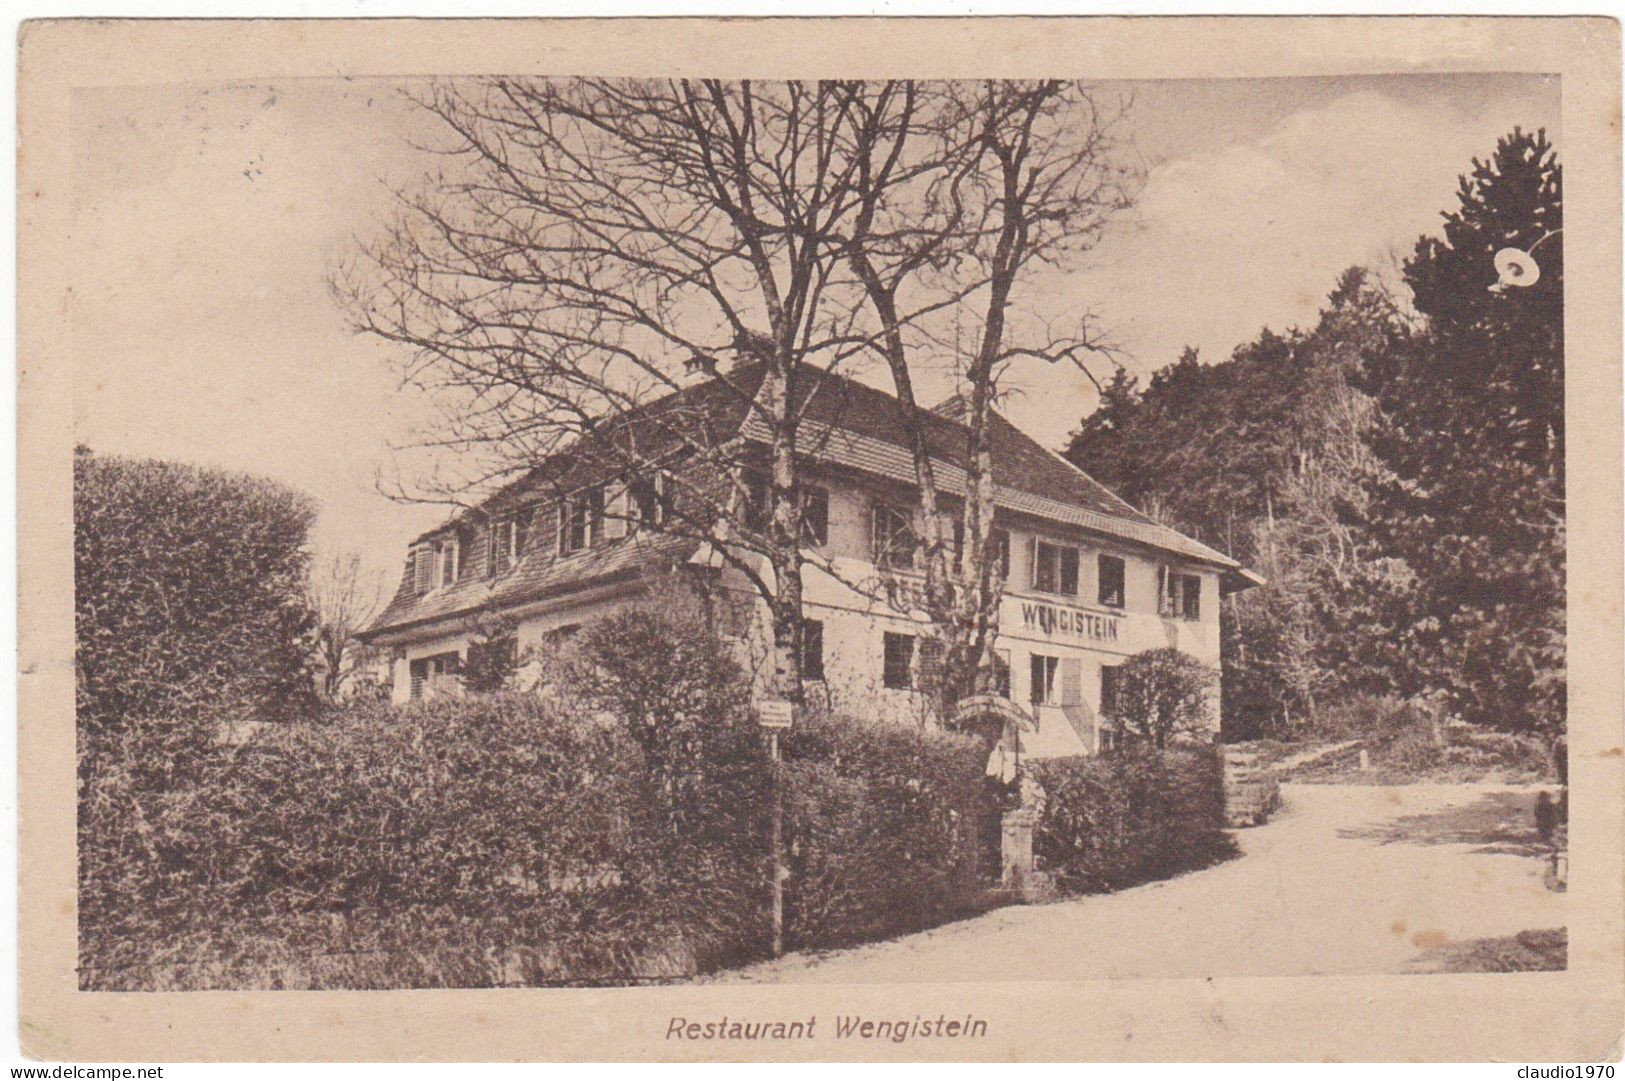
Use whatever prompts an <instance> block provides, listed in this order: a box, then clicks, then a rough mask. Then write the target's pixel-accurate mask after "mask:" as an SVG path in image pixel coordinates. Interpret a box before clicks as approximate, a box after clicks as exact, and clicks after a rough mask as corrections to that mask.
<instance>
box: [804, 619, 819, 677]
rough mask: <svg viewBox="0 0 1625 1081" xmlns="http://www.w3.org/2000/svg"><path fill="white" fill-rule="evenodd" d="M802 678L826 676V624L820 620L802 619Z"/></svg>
mask: <svg viewBox="0 0 1625 1081" xmlns="http://www.w3.org/2000/svg"><path fill="white" fill-rule="evenodd" d="M801 678H802V679H823V678H824V624H823V623H822V622H821V621H820V620H816V619H804V620H802V621H801Z"/></svg>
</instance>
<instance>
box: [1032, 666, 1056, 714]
mask: <svg viewBox="0 0 1625 1081" xmlns="http://www.w3.org/2000/svg"><path fill="white" fill-rule="evenodd" d="M1060 667H1061V659H1060V658H1059V657H1045V656H1043V655H1042V654H1039V653H1034V654H1033V655H1032V682H1031V684H1030V686H1031V687H1032V701H1033V705H1035V706H1042V705H1045V704H1048V703H1053V702H1055V701H1057V698H1056V696H1055V689H1056V688H1055V673H1056V671H1057V670H1058V669H1059V668H1060Z"/></svg>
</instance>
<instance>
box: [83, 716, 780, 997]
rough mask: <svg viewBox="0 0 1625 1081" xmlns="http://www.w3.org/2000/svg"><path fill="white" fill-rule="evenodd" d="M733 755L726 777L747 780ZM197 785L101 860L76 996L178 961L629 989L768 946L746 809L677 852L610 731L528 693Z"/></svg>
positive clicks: (324, 978)
mask: <svg viewBox="0 0 1625 1081" xmlns="http://www.w3.org/2000/svg"><path fill="white" fill-rule="evenodd" d="M751 735H754V734H753V733H752V734H751ZM721 743H722V741H721V740H719V741H717V744H718V745H720V744H721ZM735 747H736V748H737V749H738V750H739V751H740V752H742V753H741V754H740V755H736V756H735V758H734V759H733V760H732V761H730V760H728V759H725V758H724V759H723V760H722V761H721V762H720V764H719V766H718V768H719V770H726V769H728V768H729V767H734V768H735V772H736V773H737V772H738V771H739V770H738V767H740V766H741V764H742V765H743V767H744V772H745V773H746V774H747V776H748V775H749V773H750V772H751V768H752V767H753V765H754V758H755V748H754V746H752V745H750V744H749V742H748V741H743V742H740V741H736V743H735ZM719 757H720V756H719ZM196 780H197V783H195V784H191V785H186V786H178V787H177V788H176V789H175V790H174V791H173V792H172V793H171V798H170V799H168V800H166V801H162V802H160V803H159V804H157V805H156V806H155V807H154V809H153V810H154V813H152V814H149V815H148V816H147V827H148V828H147V830H146V831H145V833H146V836H147V837H148V838H149V839H150V843H151V848H150V849H148V850H146V851H139V850H138V851H125V852H123V853H120V854H119V855H120V856H121V857H122V858H120V859H118V860H114V861H111V862H113V863H114V864H115V866H116V869H117V870H118V871H120V872H122V873H120V874H117V875H113V876H106V877H108V878H109V879H110V880H112V881H114V882H115V883H116V885H117V886H118V887H119V888H120V889H122V890H123V891H126V892H125V893H124V897H123V900H124V902H125V903H124V904H123V905H122V906H117V905H113V906H108V905H99V906H95V907H94V908H93V909H91V910H90V911H89V912H88V913H87V915H88V917H89V918H87V919H83V920H82V921H81V964H82V966H83V968H82V974H83V976H84V978H85V980H86V981H87V983H86V985H87V986H90V987H97V988H100V987H118V988H127V987H130V986H132V983H131V980H132V979H134V980H135V985H136V986H139V985H140V981H141V980H142V979H149V978H152V977H150V976H149V975H143V974H144V973H148V974H150V973H151V972H153V971H161V970H163V969H164V967H165V966H166V965H172V963H173V962H176V961H182V962H185V963H186V964H189V965H195V964H197V963H198V962H201V961H206V962H208V963H207V964H206V965H204V966H203V967H202V968H201V969H199V970H198V973H199V974H202V975H200V976H199V977H198V978H204V977H206V978H222V977H231V978H248V979H253V980H258V981H260V982H259V983H258V984H257V985H261V986H263V985H264V983H263V981H264V980H265V978H266V976H265V973H266V972H267V971H271V970H276V969H280V970H282V971H283V972H284V973H285V975H284V976H283V977H281V978H282V979H284V980H285V981H287V982H288V984H289V985H295V986H360V985H363V984H365V983H366V981H367V977H366V975H365V973H366V972H367V971H368V965H369V964H370V965H372V966H373V967H374V968H375V969H377V970H378V971H379V972H380V973H383V972H387V973H390V975H389V976H388V980H387V981H386V982H385V983H384V984H381V985H386V986H486V985H492V984H499V983H505V982H519V983H527V982H549V981H558V980H569V981H574V982H592V981H593V980H597V979H606V980H608V979H621V980H624V979H626V978H628V977H629V976H630V975H634V974H636V973H637V972H638V971H639V968H640V965H642V964H643V963H644V961H645V960H646V959H647V958H648V957H650V956H651V955H653V954H656V953H658V952H660V951H661V950H666V949H670V950H673V951H674V953H673V957H672V958H671V959H668V960H669V963H668V964H667V965H666V966H665V967H666V968H670V969H671V971H669V972H666V973H665V974H669V975H677V974H680V973H681V972H683V971H692V970H693V969H694V968H697V967H707V966H710V965H714V964H716V963H720V962H722V961H724V960H730V959H734V958H736V957H738V956H740V955H748V954H750V953H751V952H752V950H753V949H754V950H756V951H759V949H760V945H759V944H760V943H761V942H762V941H763V939H764V936H765V931H764V930H763V928H765V908H764V906H763V890H762V886H761V882H762V879H761V876H760V867H759V864H755V865H753V861H755V860H756V859H757V857H758V854H759V853H760V852H761V851H762V847H761V843H760V837H759V833H753V832H752V830H753V829H754V827H753V825H752V823H753V822H754V821H756V820H759V815H758V814H757V812H756V809H757V808H758V807H759V806H760V803H759V800H758V799H757V798H755V797H754V796H753V794H752V793H751V792H750V791H749V790H746V791H743V792H741V791H738V790H737V788H736V789H735V790H733V791H732V792H730V793H729V795H730V796H731V797H734V802H733V803H732V804H731V806H732V807H733V808H734V809H737V810H738V811H739V813H738V815H737V816H736V817H734V818H730V820H729V822H728V823H727V825H730V826H732V825H740V826H741V827H742V828H741V829H740V830H739V831H738V832H735V831H734V830H732V829H727V828H722V827H723V825H724V824H723V823H722V822H720V821H712V822H710V823H709V826H710V827H711V828H708V829H705V830H699V831H696V833H695V834H694V835H693V836H691V837H680V836H675V835H673V834H672V833H671V832H670V830H669V829H668V828H667V822H666V821H665V818H664V816H663V815H662V814H661V813H660V810H659V808H660V800H658V799H657V798H656V795H655V793H653V792H652V791H651V790H650V788H651V785H650V781H651V775H650V773H649V772H648V771H647V770H646V769H644V768H643V763H642V754H641V752H640V751H639V749H638V747H637V746H636V745H635V744H634V743H633V742H632V741H631V740H630V739H628V738H627V737H626V735H625V733H624V732H623V731H622V730H621V729H620V728H619V726H617V725H616V724H614V723H612V722H609V721H606V720H604V719H601V718H592V717H585V716H575V715H564V714H561V713H559V712H558V711H556V710H554V709H551V708H549V707H546V706H544V705H543V704H542V703H540V702H538V701H537V700H536V699H534V698H529V697H524V696H517V695H508V696H503V695H493V696H482V697H470V698H466V699H440V700H435V701H431V702H428V703H424V704H422V705H417V706H412V707H408V708H404V709H401V708H394V707H388V706H365V705H358V706H352V707H349V708H346V709H343V710H339V711H336V712H335V713H333V714H330V715H329V716H328V717H326V718H325V719H323V720H322V721H320V722H316V723H310V724H299V725H283V726H273V727H269V728H267V729H264V730H262V731H261V732H260V733H259V734H258V735H257V736H256V737H255V738H254V739H253V740H251V741H250V742H248V743H247V744H245V745H243V746H240V747H219V748H216V749H213V750H212V751H211V752H210V753H209V754H208V756H207V760H206V762H205V763H204V766H203V769H202V772H201V775H200V776H199V777H198V778H197V779H196ZM714 802H715V804H716V806H717V807H718V808H719V810H718V814H719V815H720V813H721V812H720V808H721V806H722V799H721V793H719V798H718V799H717V800H715V801H714ZM96 885H97V886H100V883H99V882H98V883H97V884H96ZM678 955H680V957H679V956H678ZM334 956H342V957H351V958H361V959H362V960H361V961H359V962H357V963H358V964H359V965H360V968H357V967H355V966H354V965H347V964H341V963H334V962H333V961H332V960H331V958H332V957H334ZM414 958H416V960H413V959H414ZM324 959H326V960H325V961H324ZM369 959H370V960H369ZM272 962H275V963H274V964H273V963H272ZM673 965H675V966H676V967H675V968H672V967H671V966H673ZM403 966H404V967H403ZM658 967H659V966H657V968H658ZM662 971H664V970H662ZM207 974H212V976H210V975H207ZM172 978H173V977H172ZM378 978H380V979H383V978H384V977H383V976H382V975H380V976H379V977H378ZM226 986H243V984H242V983H229V984H226Z"/></svg>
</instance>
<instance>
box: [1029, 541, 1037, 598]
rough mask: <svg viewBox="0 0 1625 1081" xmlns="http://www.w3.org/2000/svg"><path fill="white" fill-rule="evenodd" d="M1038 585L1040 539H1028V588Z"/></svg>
mask: <svg viewBox="0 0 1625 1081" xmlns="http://www.w3.org/2000/svg"><path fill="white" fill-rule="evenodd" d="M1037 585H1038V538H1037V537H1028V538H1027V587H1028V588H1029V589H1031V588H1035V587H1036V586H1037Z"/></svg>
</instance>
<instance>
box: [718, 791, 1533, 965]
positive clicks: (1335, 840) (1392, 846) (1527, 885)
mask: <svg viewBox="0 0 1625 1081" xmlns="http://www.w3.org/2000/svg"><path fill="white" fill-rule="evenodd" d="M1536 791H1537V790H1536V789H1533V788H1508V787H1504V786H1480V785H1406V786H1394V787H1361V786H1350V785H1286V786H1283V788H1282V794H1283V797H1284V806H1283V810H1282V812H1281V813H1280V814H1279V815H1278V816H1277V817H1276V818H1275V819H1274V820H1273V821H1271V822H1270V823H1269V824H1268V825H1265V826H1262V827H1259V828H1255V829H1250V830H1243V831H1239V833H1238V839H1239V841H1240V843H1241V847H1242V855H1241V856H1240V857H1238V858H1236V859H1234V860H1231V861H1229V862H1227V863H1224V864H1221V865H1219V866H1217V867H1212V868H1209V869H1207V870H1204V871H1197V872H1194V873H1191V874H1187V875H1183V876H1180V877H1179V878H1175V879H1171V880H1169V881H1165V882H1158V883H1152V884H1150V885H1146V886H1141V887H1138V888H1135V889H1131V890H1125V891H1123V892H1121V893H1116V894H1109V895H1103V896H1095V897H1084V898H1079V899H1076V900H1071V901H1065V902H1060V903H1056V904H1048V905H1033V906H1026V907H1017V908H1007V909H1001V910H999V911H997V912H992V913H989V914H987V915H985V916H981V917H978V918H976V919H971V920H965V921H962V922H960V923H955V924H949V925H947V926H944V927H939V928H936V929H934V930H931V931H926V932H922V933H920V934H915V935H909V936H907V937H904V938H900V939H895V940H893V941H890V942H884V943H877V944H874V945H871V946H863V947H859V948H856V949H852V950H843V951H838V952H834V953H830V954H825V955H822V956H814V955H790V956H787V957H784V958H782V959H780V960H778V961H775V962H771V963H767V964H762V965H756V966H753V967H751V968H747V969H742V970H739V971H736V972H733V973H727V974H723V975H722V976H721V977H720V979H722V980H725V981H727V980H743V981H752V982H803V981H812V982H827V983H836V982H839V983H882V982H884V983H892V982H909V981H929V982H952V981H957V980H987V979H998V978H999V974H1000V973H1001V972H1003V973H1009V974H1010V978H1019V979H1023V980H1044V979H1059V980H1072V979H1100V978H1114V977H1203V976H1280V975H1311V974H1356V973H1358V974H1367V973H1389V972H1400V971H1403V970H1404V969H1405V968H1406V966H1407V964H1408V963H1410V962H1413V961H1414V960H1415V959H1416V958H1417V956H1418V955H1419V954H1421V953H1423V952H1424V951H1425V950H1427V949H1429V948H1431V947H1435V946H1439V945H1443V944H1445V943H1449V942H1460V941H1462V940H1466V939H1475V938H1490V937H1497V936H1503V935H1510V934H1514V933H1516V932H1519V931H1524V930H1530V929H1535V928H1555V927H1562V926H1563V925H1564V915H1563V898H1564V895H1563V894H1561V893H1554V892H1552V891H1551V890H1548V889H1546V887H1545V886H1544V885H1543V883H1542V881H1541V871H1542V862H1541V860H1540V859H1539V858H1538V857H1537V855H1536V852H1537V847H1536V845H1535V838H1534V836H1533V831H1532V828H1531V826H1530V814H1531V808H1532V806H1533V804H1534V799H1535V793H1536Z"/></svg>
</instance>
